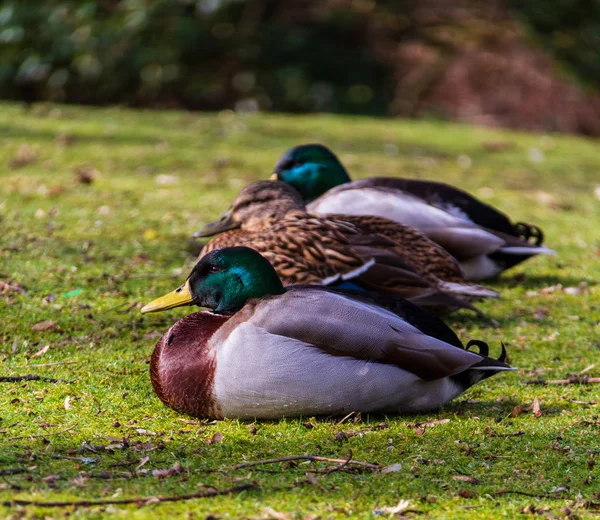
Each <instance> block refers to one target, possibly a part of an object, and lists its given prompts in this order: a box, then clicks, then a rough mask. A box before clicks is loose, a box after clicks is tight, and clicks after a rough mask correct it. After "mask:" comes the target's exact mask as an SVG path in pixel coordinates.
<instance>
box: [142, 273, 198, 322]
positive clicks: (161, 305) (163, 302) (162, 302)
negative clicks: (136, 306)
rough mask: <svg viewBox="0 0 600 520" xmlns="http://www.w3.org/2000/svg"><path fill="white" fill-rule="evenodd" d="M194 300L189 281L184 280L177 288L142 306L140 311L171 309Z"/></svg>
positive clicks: (144, 312) (143, 312)
mask: <svg viewBox="0 0 600 520" xmlns="http://www.w3.org/2000/svg"><path fill="white" fill-rule="evenodd" d="M193 301H194V297H193V296H192V291H191V290H190V282H189V281H188V282H185V283H184V284H183V285H182V286H181V287H180V288H179V289H175V290H174V291H173V292H170V293H169V294H165V295H164V296H161V297H160V298H156V300H153V301H151V302H150V303H148V304H146V305H144V306H143V307H142V310H141V313H142V314H146V313H148V312H158V311H165V310H167V309H172V308H173V307H179V306H181V305H189V304H190V303H192V302H193Z"/></svg>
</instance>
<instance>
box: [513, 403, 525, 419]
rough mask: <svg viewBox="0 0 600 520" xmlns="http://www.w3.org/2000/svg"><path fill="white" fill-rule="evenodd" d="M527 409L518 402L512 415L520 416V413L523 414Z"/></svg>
mask: <svg viewBox="0 0 600 520" xmlns="http://www.w3.org/2000/svg"><path fill="white" fill-rule="evenodd" d="M524 411H525V407H524V406H523V405H522V404H518V405H517V406H515V407H514V408H513V410H512V412H510V416H511V417H519V415H523V412H524Z"/></svg>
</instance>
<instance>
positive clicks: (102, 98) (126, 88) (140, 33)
mask: <svg viewBox="0 0 600 520" xmlns="http://www.w3.org/2000/svg"><path fill="white" fill-rule="evenodd" d="M515 34H518V37H516V38H515ZM542 49H543V50H542ZM482 53H483V54H482ZM550 56H552V57H554V58H556V59H557V60H559V61H558V62H554V61H552V60H551V59H550ZM519 63H520V65H519ZM482 67H483V69H484V70H482ZM486 67H489V68H490V70H489V71H487V72H486V70H485V69H486ZM523 71H524V72H523ZM531 71H533V72H535V73H536V74H537V76H535V77H534V76H532V75H531V74H532V72H531ZM486 74H487V75H488V77H490V78H495V76H494V74H496V75H497V76H498V79H492V80H491V81H490V82H489V83H486V82H485V81H483V80H481V79H478V78H477V76H479V75H486ZM505 77H506V78H510V82H511V83H510V85H509V86H507V87H506V88H505V89H504V90H505V91H506V92H507V94H502V95H500V96H499V95H498V94H497V93H495V92H491V91H493V90H495V89H496V88H498V89H503V86H502V85H501V84H500V85H498V81H500V82H501V81H502V78H505ZM575 78H576V80H575ZM548 81H550V82H551V83H552V88H551V89H550V90H548V91H547V92H545V93H544V96H545V97H547V98H548V99H550V100H551V103H552V104H553V105H554V106H555V105H556V102H557V100H558V102H560V103H562V104H563V105H565V106H566V107H568V108H569V110H570V111H571V112H572V113H573V114H574V116H572V117H570V119H569V118H567V119H568V121H567V120H566V119H565V118H562V119H560V120H557V119H556V118H552V117H550V118H549V117H547V116H544V117H542V116H541V115H540V111H542V112H543V111H544V110H545V107H544V106H543V105H539V102H538V103H535V104H534V106H535V107H536V108H535V112H536V113H535V114H528V113H525V114H523V113H522V112H523V110H525V112H528V110H529V112H531V109H528V110H527V109H526V108H527V106H528V105H529V106H531V103H530V102H529V101H528V100H527V99H526V97H527V96H524V95H523V93H522V91H523V90H529V91H532V92H533V91H536V93H538V94H539V89H540V88H541V89H542V90H543V89H546V90H547V85H546V84H547V83H548ZM579 84H585V85H586V87H587V88H588V89H589V90H590V91H594V89H596V88H597V87H598V86H599V85H600V3H598V2H597V1H595V0H552V1H550V0H546V1H542V0H532V1H530V2H517V1H516V0H514V1H513V2H512V3H510V2H508V1H503V0H496V1H490V2H476V1H471V2H464V1H459V0H421V1H417V0H412V1H411V0H407V1H393V0H390V1H387V2H375V1H373V0H322V1H318V0H300V1H294V2H285V1H277V0H80V1H72V0H71V1H69V0H45V1H43V0H28V1H27V2H23V1H21V0H8V1H6V0H5V1H4V2H3V3H2V6H1V7H0V97H2V98H10V99H22V100H25V101H27V102H30V101H35V100H42V99H43V100H54V101H66V102H75V103H93V104H109V103H123V104H129V105H134V106H162V107H165V106H167V107H169V106H172V107H186V108H191V109H204V110H214V109H222V108H235V109H238V110H256V109H261V110H271V109H272V110H277V111H330V112H346V113H365V114H375V115H404V116H419V115H432V114H434V115H437V116H442V117H450V118H459V119H465V118H466V119H468V120H472V121H474V122H479V123H484V124H499V125H505V126H517V127H523V128H531V129H550V130H565V131H576V132H583V133H598V132H599V131H600V128H598V125H599V124H600V123H596V124H595V123H594V121H593V120H592V118H588V117H586V116H585V115H584V112H585V108H586V107H587V111H588V112H589V106H590V99H589V96H592V97H593V96H594V94H593V93H592V94H590V93H589V92H586V91H584V90H582V89H581V88H580V87H579ZM513 91H514V92H513ZM595 103H597V99H594V100H592V102H591V106H593V107H598V105H597V104H595ZM580 105H581V107H580ZM465 107H467V108H465ZM548 108H550V106H549V107H548ZM595 115H597V114H595ZM597 119H600V118H597Z"/></svg>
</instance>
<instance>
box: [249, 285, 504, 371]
mask: <svg viewBox="0 0 600 520" xmlns="http://www.w3.org/2000/svg"><path fill="white" fill-rule="evenodd" d="M247 307H248V308H246V307H245V308H244V309H242V311H240V312H242V313H244V312H246V313H247V316H246V318H245V319H247V320H248V321H249V322H250V323H251V324H252V325H254V326H256V327H260V328H263V329H265V330H266V331H268V332H269V333H271V334H275V335H278V336H282V337H287V338H293V339H296V340H299V341H301V342H303V343H306V344H309V345H313V346H315V347H316V348H320V349H322V350H323V351H326V352H328V353H329V354H332V355H339V356H347V357H351V358H356V359H364V360H371V361H375V362H378V363H385V364H392V365H395V366H397V367H399V368H401V369H403V370H406V371H408V372H411V373H413V374H415V375H417V376H418V377H420V378H421V379H425V380H434V379H440V378H443V377H448V376H452V375H455V374H458V373H461V372H463V371H465V370H467V369H469V368H475V367H476V368H478V369H481V370H486V369H489V370H496V371H497V370H502V369H503V368H508V366H507V365H505V364H504V363H502V362H498V361H496V360H493V359H491V358H488V357H486V356H482V355H480V354H476V353H474V352H471V351H468V350H463V349H461V348H457V347H456V346H455V345H451V344H449V343H446V342H445V341H442V340H440V339H438V338H435V337H433V336H429V335H427V334H426V333H424V332H423V331H422V330H420V329H419V328H417V327H416V326H414V325H413V324H411V323H409V322H408V321H407V320H406V319H403V318H401V317H400V316H398V315H396V314H394V313H392V312H390V311H389V310H387V309H385V308H383V307H380V306H378V305H375V304H370V303H366V302H365V301H360V300H357V299H354V298H352V296H350V295H345V294H341V293H339V292H330V291H326V290H319V289H312V288H310V287H300V288H293V287H292V288H290V289H289V290H288V291H287V292H286V293H284V294H283V295H278V296H276V297H271V298H265V299H262V300H259V301H258V302H256V303H255V304H254V305H249V306H247ZM240 319H242V316H240ZM431 319H432V320H436V319H437V318H435V317H433V316H432V317H431ZM425 328H426V327H425V325H424V324H423V323H421V329H425Z"/></svg>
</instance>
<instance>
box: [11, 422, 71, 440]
mask: <svg viewBox="0 0 600 520" xmlns="http://www.w3.org/2000/svg"><path fill="white" fill-rule="evenodd" d="M76 427H77V423H75V424H74V425H73V426H70V427H69V428H65V429H64V430H60V431H57V432H50V433H38V434H36V435H19V436H18V437H9V438H8V439H6V440H8V441H16V440H19V439H34V438H36V437H50V436H51V435H60V434H61V433H66V432H70V431H71V430H73V429H75V428H76Z"/></svg>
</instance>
